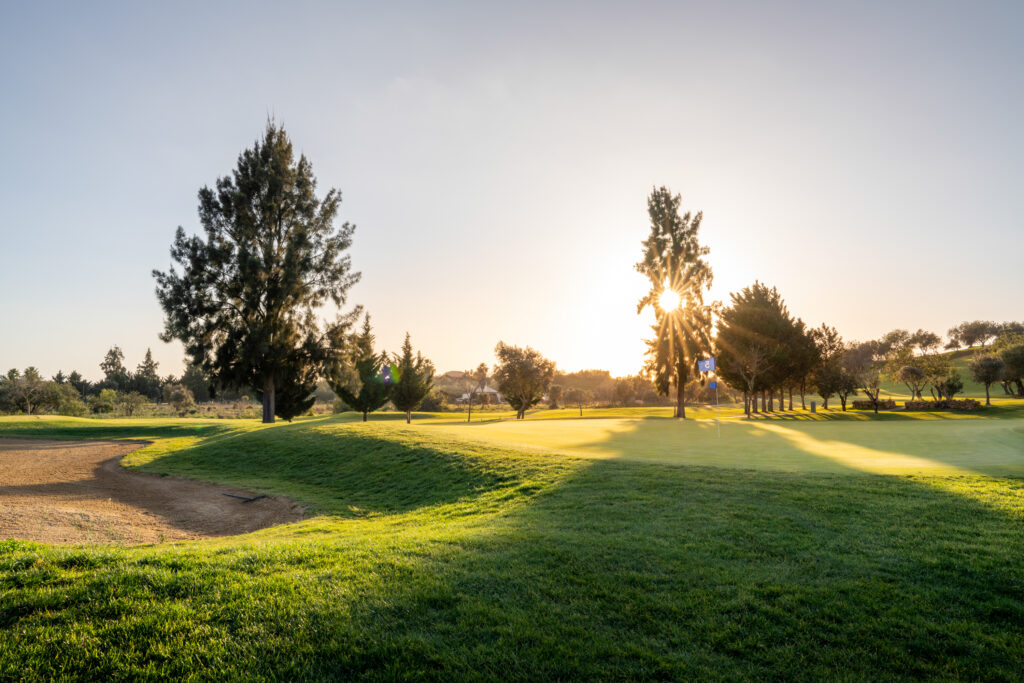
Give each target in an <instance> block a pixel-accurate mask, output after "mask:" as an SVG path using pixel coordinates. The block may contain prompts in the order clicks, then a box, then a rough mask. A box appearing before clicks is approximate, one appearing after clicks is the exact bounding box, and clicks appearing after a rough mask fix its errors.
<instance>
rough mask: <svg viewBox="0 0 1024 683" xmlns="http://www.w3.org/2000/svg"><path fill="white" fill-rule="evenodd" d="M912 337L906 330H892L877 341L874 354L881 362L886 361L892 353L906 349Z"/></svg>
mask: <svg viewBox="0 0 1024 683" xmlns="http://www.w3.org/2000/svg"><path fill="white" fill-rule="evenodd" d="M912 336H913V335H911V334H910V332H907V331H906V330H893V331H892V332H889V333H887V334H885V335H884V336H883V337H882V338H881V339H879V340H878V344H877V346H876V348H875V353H876V354H877V355H878V356H880V357H881V358H882V359H883V360H888V359H889V358H890V357H891V356H892V355H893V354H894V353H898V352H900V351H901V350H902V349H904V348H906V346H907V344H908V343H910V340H911V338H912Z"/></svg>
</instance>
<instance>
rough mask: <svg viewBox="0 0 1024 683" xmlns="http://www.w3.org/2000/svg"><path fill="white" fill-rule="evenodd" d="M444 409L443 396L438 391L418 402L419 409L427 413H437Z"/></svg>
mask: <svg viewBox="0 0 1024 683" xmlns="http://www.w3.org/2000/svg"><path fill="white" fill-rule="evenodd" d="M444 408H445V406H444V395H443V394H442V393H441V392H440V391H431V392H430V393H429V394H427V395H426V396H425V397H424V398H423V400H422V401H421V402H420V408H419V409H420V410H422V411H424V412H427V413H439V412H441V411H442V410H444Z"/></svg>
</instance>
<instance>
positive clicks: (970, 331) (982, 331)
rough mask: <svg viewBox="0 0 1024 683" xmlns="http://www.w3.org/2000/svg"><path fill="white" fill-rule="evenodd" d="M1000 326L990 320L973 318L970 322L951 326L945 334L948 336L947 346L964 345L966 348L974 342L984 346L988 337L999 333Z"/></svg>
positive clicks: (990, 337) (957, 346)
mask: <svg viewBox="0 0 1024 683" xmlns="http://www.w3.org/2000/svg"><path fill="white" fill-rule="evenodd" d="M1000 330H1001V326H1000V325H998V324H996V323H994V322H992V321H991V320H973V321H970V322H962V323H960V324H959V325H957V326H956V327H951V328H950V329H949V332H948V333H947V335H948V336H949V342H950V343H949V344H948V345H947V347H948V348H959V347H960V346H966V347H968V348H970V347H972V346H974V345H975V344H978V345H981V346H985V345H986V344H987V343H988V341H989V340H990V339H992V338H993V337H995V336H996V335H998V334H999V332H1000Z"/></svg>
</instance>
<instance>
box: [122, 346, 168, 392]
mask: <svg viewBox="0 0 1024 683" xmlns="http://www.w3.org/2000/svg"><path fill="white" fill-rule="evenodd" d="M159 367H160V364H159V363H157V362H156V361H155V360H153V352H152V350H150V349H146V357H145V358H143V360H142V362H141V363H139V366H138V367H137V368H136V369H135V374H134V375H132V376H131V380H130V382H129V385H130V386H131V387H132V389H133V391H135V392H138V393H140V394H142V395H143V396H145V397H146V398H147V399H149V400H151V401H156V400H159V398H160V392H161V387H162V383H161V381H160V375H159V374H158V373H157V368H159Z"/></svg>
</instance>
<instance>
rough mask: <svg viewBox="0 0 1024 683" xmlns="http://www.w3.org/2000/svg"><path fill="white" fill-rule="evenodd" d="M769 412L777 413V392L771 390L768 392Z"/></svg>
mask: <svg viewBox="0 0 1024 683" xmlns="http://www.w3.org/2000/svg"><path fill="white" fill-rule="evenodd" d="M768 412H769V413H774V412H775V390H774V389H771V390H769V391H768Z"/></svg>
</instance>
